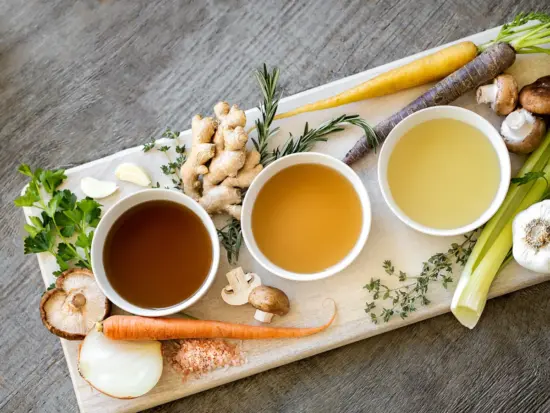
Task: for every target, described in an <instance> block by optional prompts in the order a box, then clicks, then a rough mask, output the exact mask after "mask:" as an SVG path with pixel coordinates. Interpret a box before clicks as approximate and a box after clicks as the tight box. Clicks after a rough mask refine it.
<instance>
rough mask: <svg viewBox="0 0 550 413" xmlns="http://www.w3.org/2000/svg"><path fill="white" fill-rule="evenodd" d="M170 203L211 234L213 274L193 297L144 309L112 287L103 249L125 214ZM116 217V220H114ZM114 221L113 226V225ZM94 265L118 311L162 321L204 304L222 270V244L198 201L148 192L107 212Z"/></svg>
mask: <svg viewBox="0 0 550 413" xmlns="http://www.w3.org/2000/svg"><path fill="white" fill-rule="evenodd" d="M135 198H138V199H139V198H142V199H141V200H139V201H138V202H135V203H132V201H133V200H135ZM157 200H167V201H172V202H176V203H178V204H180V205H183V206H185V207H187V208H189V209H190V210H191V211H192V212H193V213H194V214H195V215H197V216H198V217H199V219H200V220H201V222H202V223H203V225H204V227H205V228H206V230H207V231H208V234H209V237H210V241H211V244H212V264H211V266H210V271H209V272H208V274H207V276H206V277H205V279H204V281H203V283H202V284H201V286H200V287H199V289H198V290H197V291H195V293H194V294H193V295H191V296H190V297H188V298H186V299H185V300H183V301H181V302H180V303H178V304H174V305H172V306H170V307H163V308H144V307H139V306H137V305H135V304H132V303H130V302H129V301H127V300H126V299H125V298H123V297H122V296H121V295H120V294H119V293H118V292H117V291H116V290H115V289H114V288H113V287H112V285H111V283H110V282H109V279H108V278H107V275H106V272H105V268H104V266H103V248H104V246H105V239H106V236H107V234H108V233H109V230H110V229H111V227H112V226H113V224H114V223H115V222H116V221H117V220H118V218H120V216H121V215H122V214H124V213H125V212H126V211H128V210H129V209H130V208H132V207H134V206H136V205H139V204H142V203H145V202H149V201H157ZM128 203H130V204H129V205H125V204H128ZM113 216H114V218H113ZM109 221H111V222H109ZM91 261H92V272H93V273H94V276H95V279H96V282H97V284H98V286H99V288H100V290H101V291H102V292H103V294H104V295H105V296H106V297H107V298H108V299H109V300H110V301H111V302H112V303H113V304H115V305H116V306H117V307H119V308H121V309H122V310H124V311H127V312H129V313H132V314H136V315H140V316H146V317H160V316H166V315H170V314H175V313H178V312H180V311H182V310H184V309H186V308H188V307H190V306H191V305H193V304H195V303H196V302H197V301H198V300H200V299H201V298H202V297H203V296H204V295H205V294H206V292H207V291H208V290H209V289H210V287H211V286H212V284H213V283H214V281H215V279H216V274H217V272H218V267H219V263H220V244H219V241H218V235H217V230H216V226H215V225H214V221H213V220H212V218H211V217H210V215H208V213H207V212H206V211H205V210H204V208H202V207H201V206H200V205H199V203H198V202H197V201H195V200H194V199H192V198H191V197H189V196H187V195H185V194H184V193H182V192H177V191H175V190H171V189H161V188H154V189H153V188H148V189H142V190H139V191H137V192H134V193H132V194H130V195H127V196H125V197H124V198H121V199H120V200H118V201H117V202H115V203H114V204H113V205H112V206H111V207H110V208H109V209H108V210H107V212H106V213H105V214H104V215H103V216H102V217H101V219H100V221H99V225H98V226H97V228H96V230H95V233H94V238H93V240H92V248H91Z"/></svg>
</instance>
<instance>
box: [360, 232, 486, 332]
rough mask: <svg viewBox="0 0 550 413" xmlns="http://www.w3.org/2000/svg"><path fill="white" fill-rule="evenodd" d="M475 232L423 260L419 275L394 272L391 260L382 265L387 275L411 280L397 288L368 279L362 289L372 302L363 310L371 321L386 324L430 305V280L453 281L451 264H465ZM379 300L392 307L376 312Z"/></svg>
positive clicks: (444, 283) (443, 282)
mask: <svg viewBox="0 0 550 413" xmlns="http://www.w3.org/2000/svg"><path fill="white" fill-rule="evenodd" d="M476 236H477V231H474V232H471V233H469V234H467V235H465V236H464V237H465V239H464V241H463V242H462V243H461V244H457V243H453V244H451V246H450V248H449V250H448V251H447V252H445V253H437V254H434V255H432V256H431V257H430V258H429V259H428V260H427V261H426V262H424V263H422V270H421V271H420V274H417V275H414V276H410V275H408V274H407V273H406V272H403V271H396V270H395V267H394V266H393V264H392V262H391V261H390V260H386V261H384V262H383V264H382V268H383V269H384V271H385V272H386V274H388V275H389V276H392V277H393V276H396V277H398V279H399V281H400V282H405V281H410V282H409V283H408V284H405V285H400V286H399V287H397V288H389V287H388V286H386V285H385V284H382V281H381V280H380V279H374V278H371V279H370V281H369V283H368V284H366V285H365V286H364V287H363V288H365V289H366V290H367V291H368V292H369V293H371V296H372V301H370V302H369V301H367V302H366V304H365V312H366V313H368V314H370V318H371V321H372V322H373V323H375V324H378V323H379V322H380V321H382V322H384V323H387V322H388V321H390V320H391V319H392V317H393V316H394V315H399V317H401V318H402V319H405V318H407V317H408V316H409V315H410V313H412V312H414V311H416V310H417V307H418V306H426V305H429V304H430V300H429V299H428V297H427V293H428V290H429V286H430V284H431V283H433V282H440V283H441V285H442V286H443V287H444V288H447V286H448V285H449V284H450V283H452V282H453V277H452V275H453V265H455V264H458V265H460V266H464V265H465V264H466V261H467V260H468V257H469V256H470V254H471V253H472V249H473V248H474V245H475V243H476V240H477V238H476ZM380 301H384V302H389V303H391V306H390V307H388V308H386V307H382V310H381V311H380V312H377V311H376V310H377V306H378V305H379V304H380V303H379V302H380Z"/></svg>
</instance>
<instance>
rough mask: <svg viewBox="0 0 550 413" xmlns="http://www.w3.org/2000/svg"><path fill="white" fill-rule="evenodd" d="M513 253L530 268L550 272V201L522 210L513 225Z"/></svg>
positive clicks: (545, 272) (519, 262) (539, 271)
mask: <svg viewBox="0 0 550 413" xmlns="http://www.w3.org/2000/svg"><path fill="white" fill-rule="evenodd" d="M512 233H513V241H514V243H513V247H512V253H513V255H514V259H515V260H516V262H517V263H518V264H519V265H521V266H522V267H524V268H527V269H528V270H531V271H535V272H538V273H544V274H547V273H550V201H542V202H539V203H538V204H535V205H532V206H531V207H529V208H527V209H526V210H525V211H523V212H520V213H519V214H518V215H517V216H516V218H515V219H514V223H513V226H512Z"/></svg>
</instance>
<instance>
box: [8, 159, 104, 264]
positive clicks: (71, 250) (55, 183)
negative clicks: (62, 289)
mask: <svg viewBox="0 0 550 413" xmlns="http://www.w3.org/2000/svg"><path fill="white" fill-rule="evenodd" d="M18 171H19V172H20V173H22V174H23V175H25V176H28V177H30V178H31V180H30V182H29V183H28V186H27V189H26V191H25V194H23V195H22V196H20V197H18V198H17V199H16V200H15V202H14V203H15V205H16V206H19V207H23V206H27V207H36V208H39V209H42V213H41V215H40V216H39V217H38V216H32V217H30V218H29V221H30V223H28V224H25V226H24V229H25V231H26V232H27V233H28V234H29V235H28V236H27V237H25V239H24V252H25V254H36V253H41V252H48V253H50V254H51V255H53V256H54V257H55V259H56V262H57V264H58V265H59V270H58V271H55V272H54V275H59V274H61V272H63V271H65V270H67V269H68V268H70V264H71V263H72V262H76V265H81V266H83V267H85V268H91V264H90V249H91V239H92V237H93V233H92V232H89V230H90V229H91V228H95V227H96V226H97V224H98V223H99V218H100V215H101V205H100V204H99V203H98V202H97V201H95V200H93V199H91V198H85V199H82V200H80V201H77V197H76V195H75V194H74V193H72V192H71V191H70V190H68V189H65V190H59V189H58V188H59V186H60V185H61V184H62V183H63V181H64V180H65V178H66V175H65V171H64V170H63V169H55V170H42V169H36V170H35V171H34V172H33V171H32V169H31V168H30V167H29V166H28V165H26V164H23V165H21V166H20V167H19V169H18ZM44 195H45V197H44ZM74 235H76V237H77V241H76V244H73V243H72V241H70V240H69V239H70V238H71V237H73V236H74Z"/></svg>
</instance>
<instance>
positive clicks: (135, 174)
mask: <svg viewBox="0 0 550 413" xmlns="http://www.w3.org/2000/svg"><path fill="white" fill-rule="evenodd" d="M115 176H116V177H117V178H118V179H120V180H121V181H126V182H131V183H133V184H136V185H139V186H149V185H151V178H149V175H147V172H145V170H144V169H143V168H141V167H139V166H137V165H136V164H133V163H129V162H128V163H122V164H120V165H119V166H118V167H117V168H116V171H115Z"/></svg>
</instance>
